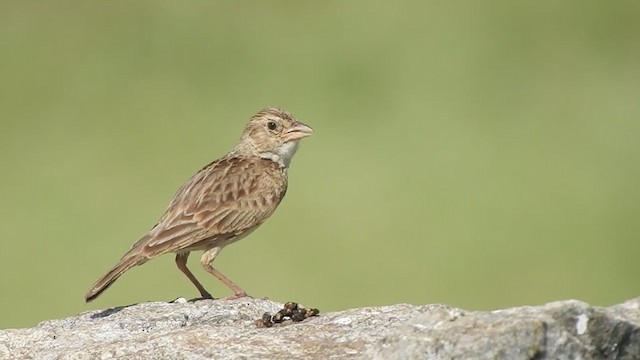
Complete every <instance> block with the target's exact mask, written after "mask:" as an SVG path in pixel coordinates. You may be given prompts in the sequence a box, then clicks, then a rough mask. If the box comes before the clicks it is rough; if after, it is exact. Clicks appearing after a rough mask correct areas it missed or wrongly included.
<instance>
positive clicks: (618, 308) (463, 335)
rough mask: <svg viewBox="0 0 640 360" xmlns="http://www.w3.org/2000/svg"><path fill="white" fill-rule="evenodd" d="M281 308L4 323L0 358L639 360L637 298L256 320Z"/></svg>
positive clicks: (164, 308)
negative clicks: (606, 303) (603, 304)
mask: <svg viewBox="0 0 640 360" xmlns="http://www.w3.org/2000/svg"><path fill="white" fill-rule="evenodd" d="M282 306H283V304H280V303H275V302H272V301H268V300H260V299H239V300H232V301H225V300H202V301H197V302H190V303H164V302H153V303H143V304H136V305H130V306H123V307H116V308H111V309H106V310H97V311H88V312H85V313H82V314H80V315H78V316H73V317H69V318H66V319H60V320H50V321H45V322H42V323H40V324H39V325H38V326H36V327H34V328H30V329H8V330H1V331H0V358H2V359H22V358H35V359H113V358H122V359H150V358H151V359H155V358H160V359H211V358H214V359H328V358H335V359H340V358H353V359H358V358H360V359H371V358H374V359H538V360H540V359H640V298H638V299H635V300H631V301H628V302H625V303H623V304H619V305H615V306H612V307H608V308H598V307H592V306H589V305H588V304H585V303H583V302H579V301H575V300H568V301H561V302H554V303H550V304H546V305H543V306H538V307H533V306H531V307H518V308H511V309H504V310H496V311H488V312H483V311H477V312H470V311H465V310H460V309H455V308H451V307H448V306H444V305H424V306H412V305H406V304H400V305H392V306H384V307H371V308H357V309H350V310H346V311H340V312H334V313H327V314H322V313H321V314H320V316H318V317H312V318H309V319H306V320H304V321H302V322H295V323H293V322H291V321H288V322H286V323H283V324H276V325H274V327H271V328H261V327H258V326H256V321H257V320H259V319H261V318H262V315H263V314H264V313H265V312H270V313H272V314H273V313H276V312H277V311H278V310H279V309H281V308H282ZM321 310H322V309H321Z"/></svg>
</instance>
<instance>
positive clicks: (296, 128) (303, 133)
mask: <svg viewBox="0 0 640 360" xmlns="http://www.w3.org/2000/svg"><path fill="white" fill-rule="evenodd" d="M312 134H313V129H312V128H311V127H310V126H309V125H306V124H304V123H302V122H300V121H296V122H295V123H294V124H293V126H292V127H290V128H289V129H287V131H285V132H284V134H282V135H283V138H284V142H289V141H297V140H300V139H302V138H306V137H307V136H311V135H312Z"/></svg>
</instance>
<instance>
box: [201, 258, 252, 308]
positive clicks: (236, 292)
mask: <svg viewBox="0 0 640 360" xmlns="http://www.w3.org/2000/svg"><path fill="white" fill-rule="evenodd" d="M220 250H222V247H214V248H211V249H209V250H207V251H205V252H204V254H202V257H201V258H200V263H201V264H202V267H203V268H204V269H205V270H207V272H208V273H209V274H211V275H213V276H215V277H216V278H218V280H220V281H222V283H223V284H225V285H227V287H229V289H231V290H232V291H233V296H230V297H227V298H226V299H227V300H231V299H237V298H241V297H246V296H249V295H247V293H246V292H245V291H244V290H242V288H241V287H240V286H238V285H237V284H236V283H234V282H233V281H231V280H230V279H229V278H228V277H226V276H224V275H222V273H221V272H219V271H218V270H216V269H214V268H213V266H211V263H213V260H214V259H215V258H216V256H217V255H218V253H219V252H220Z"/></svg>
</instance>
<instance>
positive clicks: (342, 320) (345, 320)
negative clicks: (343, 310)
mask: <svg viewBox="0 0 640 360" xmlns="http://www.w3.org/2000/svg"><path fill="white" fill-rule="evenodd" d="M352 322H353V320H351V318H350V317H344V318H340V319H336V320H333V323H334V324H338V325H349V324H351V323H352Z"/></svg>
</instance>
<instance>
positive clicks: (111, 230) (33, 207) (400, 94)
mask: <svg viewBox="0 0 640 360" xmlns="http://www.w3.org/2000/svg"><path fill="white" fill-rule="evenodd" d="M639 18H640V2H637V1H616V2H602V1H595V0H593V1H587V0H580V1H578V0H576V1H563V2H553V1H542V2H531V1H506V0H505V1H483V2H471V1H468V2H457V1H454V2H430V1H407V2H389V1H371V0H366V1H365V0H359V1H322V2H311V1H308V2H303V1H297V2H295V1H226V2H219V1H183V2H168V1H137V2H125V1H109V2H84V1H70V2H51V1H46V2H45V1H42V2H29V1H3V2H1V3H0V42H1V46H2V50H1V51H2V54H1V57H0V63H1V64H2V66H1V67H0V115H1V121H2V123H1V127H0V130H1V132H0V162H1V163H2V176H1V180H0V182H1V183H0V197H1V199H2V201H1V203H0V237H1V238H2V250H1V254H2V258H1V261H0V290H1V292H2V295H1V296H0V328H7V327H24V326H32V325H34V324H36V323H37V322H39V321H42V320H45V319H50V318H56V317H64V316H69V315H73V314H75V313H78V312H81V311H85V310H87V309H93V308H104V307H112V306H117V305H125V304H130V303H135V302H142V301H148V300H172V299H174V298H176V297H178V296H184V297H187V298H192V297H195V296H196V295H197V291H196V289H195V288H194V287H193V286H192V285H191V284H190V283H189V281H188V280H187V279H186V278H185V277H184V276H183V275H182V274H181V273H180V271H178V269H177V268H176V267H175V265H174V260H173V256H172V255H166V256H163V257H161V258H159V259H156V260H154V261H152V262H148V263H147V264H145V265H144V266H142V267H139V268H135V269H133V270H131V271H130V272H128V273H126V274H125V275H124V276H123V277H122V278H121V279H120V280H119V281H118V282H117V283H116V284H115V285H114V286H113V287H112V288H110V289H109V290H108V291H107V292H105V293H104V294H103V296H101V297H100V298H99V299H98V300H97V301H95V302H94V303H91V304H89V305H85V304H84V301H83V295H84V294H85V292H86V290H88V288H89V286H90V285H91V284H92V283H93V281H95V280H96V279H97V278H98V277H99V276H100V275H102V274H103V273H104V272H106V271H107V270H108V269H109V268H110V267H111V266H112V265H113V264H115V262H116V261H117V260H118V259H119V258H120V256H121V255H122V254H123V253H124V252H125V251H126V250H127V249H128V248H129V246H130V245H131V244H132V243H133V242H134V241H135V240H136V239H137V238H138V237H139V236H140V235H142V234H143V233H144V232H145V231H147V230H148V229H149V228H150V227H151V225H152V224H153V223H154V221H155V220H156V219H157V218H158V217H159V216H160V214H161V213H162V211H163V210H164V208H165V206H166V205H167V204H168V202H169V200H170V198H171V196H172V195H173V193H174V191H175V190H176V189H177V188H178V187H179V186H180V185H181V184H182V183H183V182H184V181H185V180H186V179H187V178H189V177H190V176H191V175H192V174H193V173H195V172H196V171H197V170H198V169H200V168H201V167H202V166H203V165H204V164H206V163H208V162H209V161H211V160H213V159H215V158H217V157H219V156H220V155H222V154H224V153H225V152H226V151H227V150H229V149H230V148H231V146H233V144H234V142H235V140H236V139H237V138H238V136H239V135H240V132H241V130H242V128H243V126H244V123H245V121H246V120H247V119H248V118H249V116H250V115H252V113H254V112H255V111H257V110H258V109H260V108H262V107H264V106H269V105H271V106H280V107H284V108H287V109H289V110H290V111H292V112H293V113H294V114H296V115H297V116H298V117H299V118H300V119H301V120H303V121H305V122H307V123H308V124H310V125H312V126H313V127H314V128H315V130H316V134H315V136H314V137H312V138H310V139H308V140H305V142H304V143H303V144H302V146H301V149H300V151H299V152H298V154H297V156H296V158H295V159H294V162H293V165H292V169H291V171H290V187H289V192H288V195H287V198H286V199H285V201H284V202H283V204H282V205H281V207H280V209H279V210H278V211H277V212H276V214H275V215H274V216H273V217H272V218H271V219H270V221H268V222H267V223H266V224H265V225H264V226H263V227H262V228H261V229H260V230H258V231H256V232H255V233H253V234H252V235H251V236H250V237H249V238H247V239H245V240H243V241H241V242H239V243H237V244H235V245H233V246H231V247H229V248H227V249H225V251H224V252H223V253H222V255H221V256H220V257H219V258H218V259H217V261H216V266H217V268H219V269H220V270H221V271H223V272H224V273H225V274H227V275H228V276H229V277H230V278H232V279H233V280H235V281H236V282H237V283H239V284H241V285H242V286H243V287H244V288H245V289H247V290H248V291H249V293H250V294H253V295H255V296H269V297H270V298H271V299H274V300H277V301H288V300H293V301H298V302H302V303H304V304H305V305H307V306H313V307H318V308H320V309H321V310H322V311H325V312H326V311H331V310H339V309H345V308H349V307H356V306H369V305H383V304H393V303H401V302H407V303H414V304H427V303H446V304H450V305H453V306H460V307H463V308H467V309H494V308H499V307H505V306H516V305H524V304H539V303H543V302H548V301H553V300H560V299H566V298H577V299H580V300H584V301H587V302H590V303H592V304H595V305H608V304H613V303H617V302H620V301H623V300H625V299H629V298H632V297H636V296H639V295H640V281H639V276H640V261H639V258H640V241H639V234H640V221H639V215H640V186H639V182H640V155H639V154H640V140H639V137H640V21H638V19H639ZM198 258H199V254H198V255H196V256H192V258H191V261H190V262H189V264H190V265H191V268H192V269H193V270H194V272H195V273H196V276H198V277H199V278H200V279H201V280H202V281H203V282H204V283H205V285H206V287H207V288H208V289H209V290H210V291H211V292H212V293H214V294H215V295H220V296H226V295H229V294H230V293H229V291H228V289H226V288H224V287H223V286H222V285H221V284H220V283H218V282H217V281H216V280H215V279H213V278H212V277H211V276H208V275H207V274H206V273H205V272H204V271H203V270H202V269H201V268H200V266H199V263H198V261H197V260H198Z"/></svg>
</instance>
